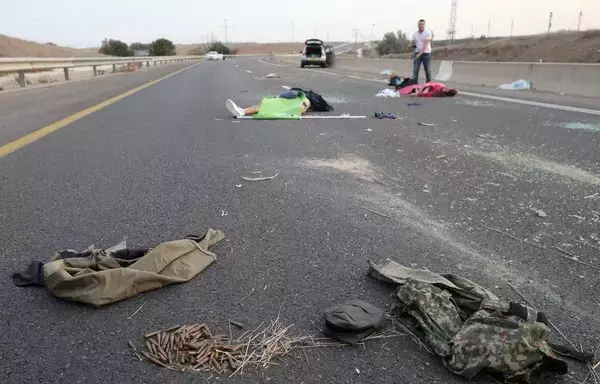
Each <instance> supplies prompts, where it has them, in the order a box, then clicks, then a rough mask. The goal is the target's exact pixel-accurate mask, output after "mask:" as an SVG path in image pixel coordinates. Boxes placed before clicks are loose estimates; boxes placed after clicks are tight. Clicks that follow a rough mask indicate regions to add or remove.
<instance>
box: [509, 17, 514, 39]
mask: <svg viewBox="0 0 600 384" xmlns="http://www.w3.org/2000/svg"><path fill="white" fill-rule="evenodd" d="M514 29H515V21H514V20H511V21H510V37H512V35H513V30H514Z"/></svg>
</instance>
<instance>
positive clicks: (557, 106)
mask: <svg viewBox="0 0 600 384" xmlns="http://www.w3.org/2000/svg"><path fill="white" fill-rule="evenodd" d="M259 61H260V62H261V63H264V64H269V65H276V66H278V67H287V68H293V67H289V66H284V65H278V64H274V63H269V62H266V61H263V60H262V59H260V60H259ZM308 71H311V72H317V73H324V74H326V75H334V76H342V77H346V78H349V79H354V80H363V81H369V82H372V83H387V82H386V81H384V80H375V79H366V78H364V77H358V76H353V75H342V74H339V73H336V72H329V71H320V70H318V69H308ZM459 94H460V95H464V96H470V97H477V98H480V99H489V100H497V101H504V102H507V103H514V104H522V105H530V106H533V107H541V108H549V109H556V110H560V111H569V112H577V113H585V114H588V115H595V116H600V110H597V109H587V108H578V107H571V106H568V105H560V104H551V103H543V102H540V101H532V100H523V99H514V98H511V97H502V96H494V95H486V94H483V93H475V92H463V91H461V92H459Z"/></svg>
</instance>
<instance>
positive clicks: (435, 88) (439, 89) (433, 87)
mask: <svg viewBox="0 0 600 384" xmlns="http://www.w3.org/2000/svg"><path fill="white" fill-rule="evenodd" d="M444 89H447V88H446V84H443V83H434V82H429V83H425V85H424V86H423V89H421V90H420V91H419V93H417V97H439V96H441V95H442V94H443V92H444Z"/></svg>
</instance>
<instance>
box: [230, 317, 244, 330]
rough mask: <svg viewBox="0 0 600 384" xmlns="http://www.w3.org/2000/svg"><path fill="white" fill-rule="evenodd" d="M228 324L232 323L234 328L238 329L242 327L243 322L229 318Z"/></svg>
mask: <svg viewBox="0 0 600 384" xmlns="http://www.w3.org/2000/svg"><path fill="white" fill-rule="evenodd" d="M229 324H231V325H233V326H234V327H236V328H240V329H242V328H244V324H242V323H239V322H237V321H233V320H231V319H230V320H229Z"/></svg>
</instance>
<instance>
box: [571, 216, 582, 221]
mask: <svg viewBox="0 0 600 384" xmlns="http://www.w3.org/2000/svg"><path fill="white" fill-rule="evenodd" d="M570 216H571V217H574V218H576V219H577V220H579V221H585V217H583V216H579V215H570Z"/></svg>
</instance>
